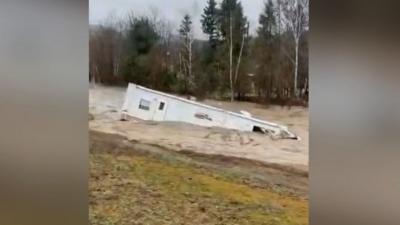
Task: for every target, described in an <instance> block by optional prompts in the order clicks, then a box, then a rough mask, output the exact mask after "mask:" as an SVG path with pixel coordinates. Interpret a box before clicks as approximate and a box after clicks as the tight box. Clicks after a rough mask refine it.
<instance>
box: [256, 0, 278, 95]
mask: <svg viewBox="0 0 400 225" xmlns="http://www.w3.org/2000/svg"><path fill="white" fill-rule="evenodd" d="M258 22H259V25H260V26H259V27H258V30H257V34H258V37H257V46H258V48H257V51H258V52H259V53H258V57H257V61H258V65H259V66H258V69H257V72H258V76H257V86H258V92H259V94H263V95H264V97H265V98H266V100H268V99H269V98H270V97H271V95H272V92H273V88H274V87H276V80H277V79H276V77H275V75H276V65H277V64H276V61H277V60H276V49H275V46H274V44H275V43H274V41H275V35H276V32H277V19H276V17H275V8H274V4H273V3H272V0H268V1H267V2H265V3H264V10H263V12H262V13H261V15H260V17H259V20H258Z"/></svg>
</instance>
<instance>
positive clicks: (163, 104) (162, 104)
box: [158, 102, 165, 110]
mask: <svg viewBox="0 0 400 225" xmlns="http://www.w3.org/2000/svg"><path fill="white" fill-rule="evenodd" d="M164 106H165V103H164V102H160V105H159V106H158V110H164Z"/></svg>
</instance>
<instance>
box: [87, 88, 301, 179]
mask: <svg viewBox="0 0 400 225" xmlns="http://www.w3.org/2000/svg"><path fill="white" fill-rule="evenodd" d="M125 91H126V89H125V88H117V87H104V86H96V87H91V88H90V90H89V112H90V114H91V115H92V116H93V120H90V122H89V128H90V129H91V130H94V131H100V132H105V133H111V134H118V135H121V136H124V137H126V138H127V139H128V140H130V141H136V142H138V143H142V144H149V145H153V146H159V147H162V148H165V149H170V150H174V151H191V152H196V153H201V154H212V155H224V156H232V157H239V158H245V159H251V160H257V161H261V162H264V163H269V164H277V165H282V166H287V167H293V168H296V169H298V170H302V171H306V172H307V171H308V127H309V124H308V109H307V108H303V107H292V108H291V109H290V110H289V109H288V108H282V107H280V106H271V107H268V108H267V107H266V106H263V105H259V104H255V103H248V102H234V103H231V102H221V101H214V100H205V101H203V103H205V104H209V105H213V106H217V107H220V108H224V109H228V110H231V111H235V112H239V111H240V110H245V111H248V112H250V113H251V114H252V115H253V116H254V117H256V118H260V119H263V120H267V121H271V122H275V123H278V124H282V125H286V126H288V127H289V130H290V131H292V132H294V133H295V134H297V135H298V136H299V137H300V138H301V140H272V139H271V138H269V137H268V136H265V135H262V134H256V133H251V132H238V131H233V130H226V129H221V128H205V127H199V126H194V125H190V124H184V123H172V122H157V123H156V122H151V121H141V120H135V119H131V120H130V121H127V122H126V121H119V118H120V114H119V111H120V109H121V106H122V104H123V100H124V94H125Z"/></svg>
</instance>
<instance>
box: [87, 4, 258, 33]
mask: <svg viewBox="0 0 400 225" xmlns="http://www.w3.org/2000/svg"><path fill="white" fill-rule="evenodd" d="M221 1H222V0H217V2H218V4H219V3H220V2H221ZM263 1H264V0H242V1H241V2H242V5H243V9H244V14H245V16H247V18H248V19H249V21H250V32H251V33H254V32H255V30H256V28H257V26H258V16H259V14H260V13H261V11H262V8H263ZM206 2H207V0H90V1H89V22H90V24H99V23H101V22H102V21H104V20H105V19H106V18H107V17H108V16H109V15H110V14H115V15H117V16H124V15H126V13H127V12H130V11H133V12H135V14H138V15H143V14H149V13H150V12H151V9H152V8H155V9H157V10H158V11H159V13H160V16H161V17H164V18H166V19H167V20H169V21H171V22H172V24H173V25H174V27H175V28H176V29H178V26H179V23H180V21H181V20H182V17H183V15H184V14H185V13H189V14H190V15H191V16H192V17H193V23H194V28H195V29H194V31H195V35H196V37H197V38H204V37H205V36H204V34H203V33H202V31H201V25H200V18H201V14H202V12H203V8H204V7H205V5H206Z"/></svg>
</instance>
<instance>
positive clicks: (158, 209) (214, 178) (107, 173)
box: [89, 132, 308, 225]
mask: <svg viewBox="0 0 400 225" xmlns="http://www.w3.org/2000/svg"><path fill="white" fill-rule="evenodd" d="M149 135H151V134H149ZM90 151H91V153H90V166H91V169H90V184H89V187H90V190H89V192H90V193H89V194H90V223H91V224H93V225H111V224H121V225H125V224H130V225H134V224H143V225H147V224H148V225H153V224H154V225H164V224H166V225H167V224H171V225H180V224H182V225H187V224H188V225H211V224H221V225H234V224H238V225H239V224H240V225H241V224H243V225H244V224H248V225H258V224H260V225H262V224H266V225H267V224H268V225H274V224H276V225H288V224H293V225H304V224H308V200H307V198H308V196H307V191H308V187H307V183H308V176H307V174H303V173H301V172H297V171H295V170H291V169H289V168H278V167H276V166H273V165H269V166H268V165H265V164H261V163H257V162H253V161H249V160H240V159H234V158H228V157H222V156H206V155H200V154H193V153H188V152H181V153H178V152H174V151H169V150H167V149H162V148H160V147H158V146H146V145H142V144H140V143H132V142H129V141H127V140H125V139H124V138H123V137H120V136H116V135H110V134H104V133H99V132H91V133H90Z"/></svg>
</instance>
